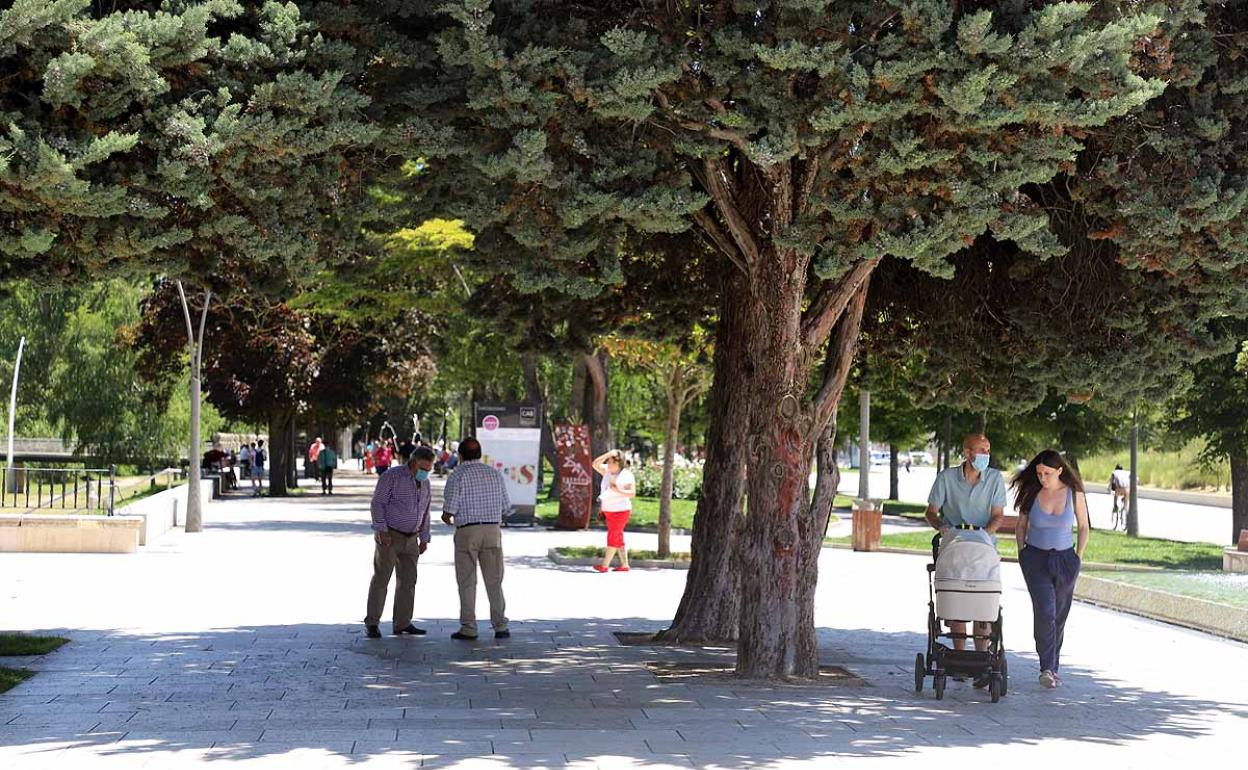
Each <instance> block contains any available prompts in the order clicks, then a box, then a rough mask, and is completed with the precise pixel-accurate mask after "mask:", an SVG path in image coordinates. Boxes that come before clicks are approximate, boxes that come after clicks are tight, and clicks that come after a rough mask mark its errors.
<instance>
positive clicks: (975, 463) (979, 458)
mask: <svg viewBox="0 0 1248 770" xmlns="http://www.w3.org/2000/svg"><path fill="white" fill-rule="evenodd" d="M991 459H992V455H975V459H974V460H972V461H971V467H972V468H974V469H975V470H977V471H979V472H980V473H983V472H984V471H986V470H988V461H989V460H991Z"/></svg>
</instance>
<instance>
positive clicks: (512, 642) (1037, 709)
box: [0, 474, 1248, 770]
mask: <svg viewBox="0 0 1248 770" xmlns="http://www.w3.org/2000/svg"><path fill="white" fill-rule="evenodd" d="M371 485H372V480H370V479H366V478H364V477H361V476H358V475H355V476H353V475H351V474H344V476H343V478H342V479H341V480H340V481H339V482H338V488H339V490H340V494H338V495H335V496H334V497H332V498H326V497H322V496H320V495H319V494H308V495H306V496H299V497H293V498H289V499H285V500H269V499H259V500H254V499H250V498H238V499H230V500H226V501H223V502H219V503H214V504H213V505H211V506H210V507H209V508H208V509H207V511H206V516H205V525H206V529H205V531H204V532H203V533H201V534H196V535H186V534H184V533H182V532H181V531H174V532H172V533H170V534H169V535H167V536H165V537H164V538H162V539H161V540H160V541H159V542H157V543H154V544H152V545H150V546H148V547H147V548H146V549H144V550H143V551H142V552H140V553H138V554H135V555H59V554H6V555H4V556H0V587H2V589H3V590H2V591H0V619H2V620H0V626H3V627H6V628H9V629H17V630H24V631H47V632H55V633H61V634H63V635H65V636H68V637H70V638H71V640H72V643H71V644H69V645H67V646H65V647H64V648H62V649H61V650H60V651H58V652H55V653H53V654H51V655H49V656H47V657H45V658H42V659H32V660H31V661H29V662H28V663H27V665H29V666H30V667H31V668H35V669H37V670H39V671H40V673H39V674H38V675H37V676H36V677H34V678H33V679H31V680H29V681H27V682H26V683H24V684H22V685H20V686H18V687H17V688H15V689H13V690H11V691H10V692H9V693H7V694H4V695H0V768H4V769H5V770H29V769H30V768H76V769H78V768H81V769H82V770H91V769H92V768H140V767H143V768H182V767H197V768H198V767H221V768H228V767H233V766H235V765H237V766H240V767H274V768H277V767H282V768H299V770H315V769H318V768H339V767H342V768H345V767H363V768H374V767H376V768H383V767H384V768H390V767H419V766H424V767H446V768H464V769H465V770H467V769H469V768H497V769H500V770H501V769H502V768H562V767H570V768H585V769H590V768H603V769H604V770H605V769H607V768H652V769H654V770H660V769H662V768H673V767H675V768H691V767H698V768H742V767H769V768H770V767H775V768H798V767H802V768H807V767H809V768H814V767H819V768H825V767H836V766H845V767H854V768H859V767H862V768H872V767H880V768H892V767H899V766H906V767H916V768H917V767H921V766H924V767H952V766H960V767H965V766H967V765H968V764H970V763H988V764H990V765H998V764H1003V765H1006V766H1008V767H1010V768H1027V767H1037V768H1039V767H1044V768H1053V767H1061V766H1063V765H1072V766H1073V765H1074V763H1078V766H1080V767H1083V766H1091V767H1096V766H1098V765H1100V766H1104V767H1113V768H1116V769H1117V768H1175V767H1209V768H1218V767H1227V766H1236V765H1238V764H1240V763H1241V762H1242V761H1243V759H1244V756H1245V755H1244V753H1243V752H1244V751H1245V746H1244V742H1243V736H1244V735H1245V734H1248V646H1245V645H1242V644H1238V643H1234V642H1229V641H1225V640H1222V639H1218V638H1214V637H1210V636H1206V635H1203V634H1200V633H1196V632H1192V631H1187V630H1183V629H1179V628H1174V627H1170V626H1166V625H1162V624H1157V623H1153V622H1150V621H1146V620H1141V619H1138V618H1135V617H1131V616H1127V615H1123V614H1119V613H1115V612H1111V611H1107V610H1102V609H1098V608H1094V607H1090V606H1087V605H1082V604H1077V605H1076V607H1075V608H1074V610H1073V612H1072V614H1071V618H1070V622H1069V625H1068V639H1067V643H1066V651H1065V654H1064V666H1063V674H1064V678H1065V681H1066V683H1065V685H1064V686H1063V687H1062V688H1061V689H1059V690H1056V691H1049V690H1042V689H1041V688H1040V687H1039V686H1038V685H1037V684H1036V681H1035V675H1036V662H1035V655H1034V654H1033V653H1032V652H1031V639H1030V636H1031V634H1030V606H1029V603H1028V598H1027V595H1026V592H1025V590H1024V589H1023V584H1022V579H1021V577H1020V576H1019V574H1018V573H1017V568H1016V566H1015V565H1005V566H1004V569H1003V572H1004V573H1005V578H1006V583H1007V591H1006V595H1005V597H1004V600H1003V602H1004V610H1005V613H1006V626H1005V629H1006V643H1007V646H1008V647H1009V648H1010V649H1011V650H1012V651H1013V652H1012V654H1011V656H1010V672H1011V692H1010V694H1009V695H1008V696H1007V697H1006V698H1005V699H1003V700H1002V701H1001V702H1000V703H998V704H995V705H994V704H991V703H989V702H987V701H988V699H987V697H986V696H985V695H984V694H982V693H980V692H978V691H975V690H973V689H972V688H971V687H970V685H969V684H951V686H950V690H949V692H948V693H947V695H946V698H945V700H943V701H940V702H938V701H936V700H935V699H934V698H933V696H932V693H931V692H930V690H929V691H926V692H924V693H922V694H917V695H916V694H915V693H914V691H913V679H912V676H911V673H910V672H911V669H912V664H913V659H914V654H915V653H916V652H918V651H920V650H921V649H922V647H923V644H924V636H923V624H924V619H925V616H926V600H927V596H926V584H925V580H926V578H925V573H924V570H923V564H924V560H923V559H922V558H920V557H913V556H903V555H894V554H856V553H852V552H849V551H841V550H832V549H825V553H824V556H823V560H822V563H821V575H820V584H819V592H818V599H817V623H818V625H819V626H820V642H821V648H822V658H823V660H824V662H825V663H827V664H829V665H835V666H843V667H844V668H845V669H847V670H848V672H850V673H851V674H853V675H855V676H856V677H857V678H858V681H855V680H843V679H842V680H837V682H835V683H833V684H830V685H818V686H763V685H757V684H750V683H745V682H739V681H735V680H733V679H731V678H728V677H723V676H717V675H716V674H715V669H716V667H717V666H720V665H722V666H728V665H730V664H731V660H730V653H729V652H728V651H723V650H696V649H671V648H655V647H636V646H622V645H620V644H619V643H618V642H617V640H616V638H615V636H614V635H613V634H614V632H627V631H653V630H656V629H658V628H661V627H662V626H663V624H664V622H665V621H666V620H667V619H669V618H670V617H671V615H672V613H673V611H674V610H675V607H676V604H677V602H678V601H679V598H680V593H681V589H682V587H683V580H684V573H683V572H678V571H649V570H635V571H633V572H631V573H628V574H615V573H611V574H606V575H599V574H597V573H593V572H590V571H588V570H585V569H583V568H567V567H558V566H556V565H554V564H551V563H550V562H549V561H548V560H547V559H546V558H545V553H546V551H547V549H548V548H550V547H552V546H554V545H562V544H589V543H597V542H599V541H600V540H601V539H602V537H603V535H602V533H599V532H587V533H552V532H545V531H541V530H515V531H507V532H506V533H505V540H504V545H505V549H506V551H507V554H508V558H507V575H506V581H505V587H506V592H507V598H508V614H509V615H510V617H511V618H512V621H513V636H512V638H511V639H509V640H504V641H497V642H496V641H494V640H493V639H486V638H485V637H484V636H483V638H482V640H481V641H478V642H475V643H462V642H455V641H453V640H451V639H450V638H449V635H450V633H451V632H452V631H453V630H455V628H456V627H457V624H456V623H455V621H454V619H455V616H456V614H457V610H456V607H457V604H456V596H455V583H454V575H453V567H452V565H451V539H450V536H449V535H450V533H449V531H448V530H447V529H446V528H444V527H442V526H441V525H440V524H439V525H435V529H434V542H433V545H432V546H431V548H430V550H429V552H428V553H427V554H426V555H425V557H424V558H423V559H422V561H421V571H420V578H419V583H418V586H417V600H416V615H417V621H416V622H417V624H418V625H423V626H424V627H426V628H428V629H429V631H430V634H429V636H427V637H424V638H403V639H399V638H394V637H391V636H389V631H390V629H389V623H388V622H385V623H383V627H382V629H383V631H384V632H385V633H386V634H387V636H386V637H385V638H384V639H382V640H379V641H369V640H367V639H365V638H364V636H363V633H362V632H363V626H362V625H361V623H360V619H361V617H362V615H363V612H364V598H365V588H366V585H367V582H368V577H369V575H370V573H371V554H372V546H371V540H370V536H369V529H368V524H367V519H368V514H367V504H368V493H369V492H370V491H371ZM629 537H630V543H631V544H632V545H633V546H634V547H642V548H645V547H653V541H654V536H653V535H630V536H629ZM676 541H677V542H676V546H677V547H678V548H680V547H687V543H688V540H687V539H684V538H676ZM481 601H482V603H483V604H482V611H481V614H483V615H484V596H482V597H481ZM19 663H21V661H19ZM8 665H14V664H13V663H9V664H8ZM691 671H701V672H702V673H700V674H696V675H691V673H690V672H691Z"/></svg>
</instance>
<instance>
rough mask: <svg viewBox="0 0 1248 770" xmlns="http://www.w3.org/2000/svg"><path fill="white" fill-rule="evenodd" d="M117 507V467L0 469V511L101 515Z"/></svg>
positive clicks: (109, 513)
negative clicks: (20, 510)
mask: <svg viewBox="0 0 1248 770" xmlns="http://www.w3.org/2000/svg"><path fill="white" fill-rule="evenodd" d="M116 503H117V466H115V465H114V466H112V467H109V468H12V469H10V468H7V467H0V509H11V508H17V509H25V510H27V511H36V510H57V511H83V512H87V513H91V512H96V511H99V512H102V513H104V514H106V515H108V516H112V515H113V511H114V509H115V506H116Z"/></svg>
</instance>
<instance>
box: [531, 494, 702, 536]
mask: <svg viewBox="0 0 1248 770" xmlns="http://www.w3.org/2000/svg"><path fill="white" fill-rule="evenodd" d="M697 510H698V501H697V500H680V499H676V500H672V527H673V528H675V529H693V514H694V513H695V512H697ZM557 518H559V501H558V500H546V501H545V502H541V503H538V504H537V519H538V521H540V522H542V523H543V524H554V523H555V519H557ZM589 523H590V526H595V525H599V524H602V520H601V518H599V519H598V520H596V521H595V520H591V521H590V522H589ZM628 526H630V527H658V526H659V499H658V498H657V497H634V498H633V515H632V516H630V517H629V519H628Z"/></svg>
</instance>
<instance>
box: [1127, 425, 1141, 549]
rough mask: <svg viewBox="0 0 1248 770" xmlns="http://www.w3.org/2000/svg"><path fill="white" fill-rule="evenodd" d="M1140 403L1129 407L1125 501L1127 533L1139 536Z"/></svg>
mask: <svg viewBox="0 0 1248 770" xmlns="http://www.w3.org/2000/svg"><path fill="white" fill-rule="evenodd" d="M1139 449H1140V405H1139V402H1136V404H1135V406H1133V407H1132V408H1131V492H1130V495H1131V499H1130V500H1129V501H1128V502H1127V535H1129V536H1131V537H1139V536H1140V508H1139V502H1138V500H1137V498H1138V493H1139V487H1140V483H1139V477H1140V465H1139Z"/></svg>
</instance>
